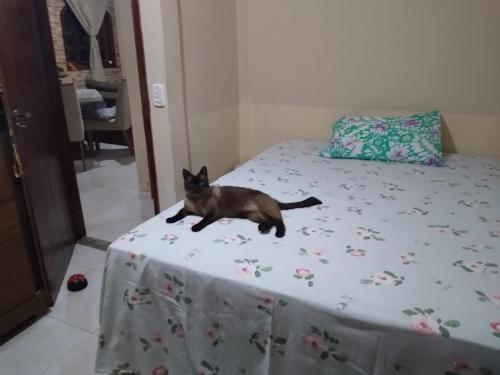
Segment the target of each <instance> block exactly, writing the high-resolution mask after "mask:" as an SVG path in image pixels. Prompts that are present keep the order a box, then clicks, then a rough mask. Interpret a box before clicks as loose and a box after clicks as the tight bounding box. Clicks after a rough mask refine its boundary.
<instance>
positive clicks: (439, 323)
mask: <svg viewBox="0 0 500 375" xmlns="http://www.w3.org/2000/svg"><path fill="white" fill-rule="evenodd" d="M403 313H404V314H405V315H407V316H409V317H411V323H410V327H411V329H412V331H414V332H416V333H419V334H421V335H424V336H439V335H441V336H443V337H446V338H448V337H450V331H449V330H448V328H458V327H460V322H459V321H458V320H454V319H452V320H447V321H443V319H441V318H438V319H435V318H434V317H433V316H432V315H433V314H434V313H435V311H434V310H433V309H431V308H427V309H422V308H420V307H414V308H413V309H406V310H403Z"/></svg>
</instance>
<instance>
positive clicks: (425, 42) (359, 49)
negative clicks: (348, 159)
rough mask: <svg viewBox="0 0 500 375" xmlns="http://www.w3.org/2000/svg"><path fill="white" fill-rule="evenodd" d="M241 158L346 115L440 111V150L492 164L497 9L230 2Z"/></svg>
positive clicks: (498, 91)
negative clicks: (442, 126) (234, 15)
mask: <svg viewBox="0 0 500 375" xmlns="http://www.w3.org/2000/svg"><path fill="white" fill-rule="evenodd" d="M237 11H238V47H239V51H238V53H239V88H240V145H241V147H240V157H241V158H242V159H243V160H245V159H248V158H250V157H252V156H254V155H255V154H256V153H257V152H258V151H261V150H262V149H264V148H267V147H269V146H271V145H272V144H274V143H276V142H278V141H281V140H285V139H291V138H326V137H327V136H328V135H329V132H330V124H331V123H332V122H334V120H335V119H336V118H337V117H339V116H341V115H344V114H349V113H365V114H399V113H410V112H414V111H424V110H431V109H435V108H437V109H440V110H441V111H442V112H443V116H444V120H445V123H446V130H445V148H446V150H448V151H458V152H464V153H472V154H485V155H497V156H500V145H499V144H498V141H497V140H498V139H500V43H498V36H499V35H500V22H499V21H498V20H499V19H500V1H496V0H495V1H493V0H477V1H469V0H441V1H435V0H419V1H415V0H373V1H362V0H349V1H347V0H309V1H302V0H238V1H237Z"/></svg>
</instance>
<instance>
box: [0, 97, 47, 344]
mask: <svg viewBox="0 0 500 375" xmlns="http://www.w3.org/2000/svg"><path fill="white" fill-rule="evenodd" d="M0 91H1V88H0ZM13 162H14V160H13V158H12V148H11V142H10V139H9V131H8V128H7V124H6V121H5V117H4V116H3V105H2V99H1V92H0V296H2V297H1V299H0V337H2V336H4V335H5V334H7V333H8V332H10V331H11V330H12V329H13V328H15V327H17V326H18V325H19V324H22V323H23V322H25V321H26V320H28V319H30V318H31V317H32V316H36V315H39V314H41V313H43V312H44V311H45V310H47V307H48V306H49V305H50V301H51V298H50V293H49V289H48V287H47V283H46V280H45V278H44V275H43V266H42V264H41V262H40V257H39V256H38V254H37V251H36V248H35V246H34V241H33V238H32V236H31V228H30V225H29V220H28V217H27V210H26V206H25V203H24V197H23V190H22V182H21V180H20V179H18V178H16V177H15V175H14V168H13Z"/></svg>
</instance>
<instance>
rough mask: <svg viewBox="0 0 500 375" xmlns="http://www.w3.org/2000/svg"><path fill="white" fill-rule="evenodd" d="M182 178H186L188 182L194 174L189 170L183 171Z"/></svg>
mask: <svg viewBox="0 0 500 375" xmlns="http://www.w3.org/2000/svg"><path fill="white" fill-rule="evenodd" d="M182 176H183V177H184V180H187V178H188V177H190V176H192V174H191V172H189V171H188V170H187V169H183V170H182Z"/></svg>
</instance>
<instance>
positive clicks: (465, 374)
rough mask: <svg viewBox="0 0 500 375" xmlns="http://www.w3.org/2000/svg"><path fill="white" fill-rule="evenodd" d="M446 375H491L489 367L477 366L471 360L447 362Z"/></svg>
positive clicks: (457, 359)
mask: <svg viewBox="0 0 500 375" xmlns="http://www.w3.org/2000/svg"><path fill="white" fill-rule="evenodd" d="M445 374H446V375H493V370H492V369H491V368H489V367H485V366H479V365H478V364H476V363H474V362H473V361H471V360H468V359H464V358H452V359H450V360H449V362H448V368H447V371H446V372H445Z"/></svg>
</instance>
